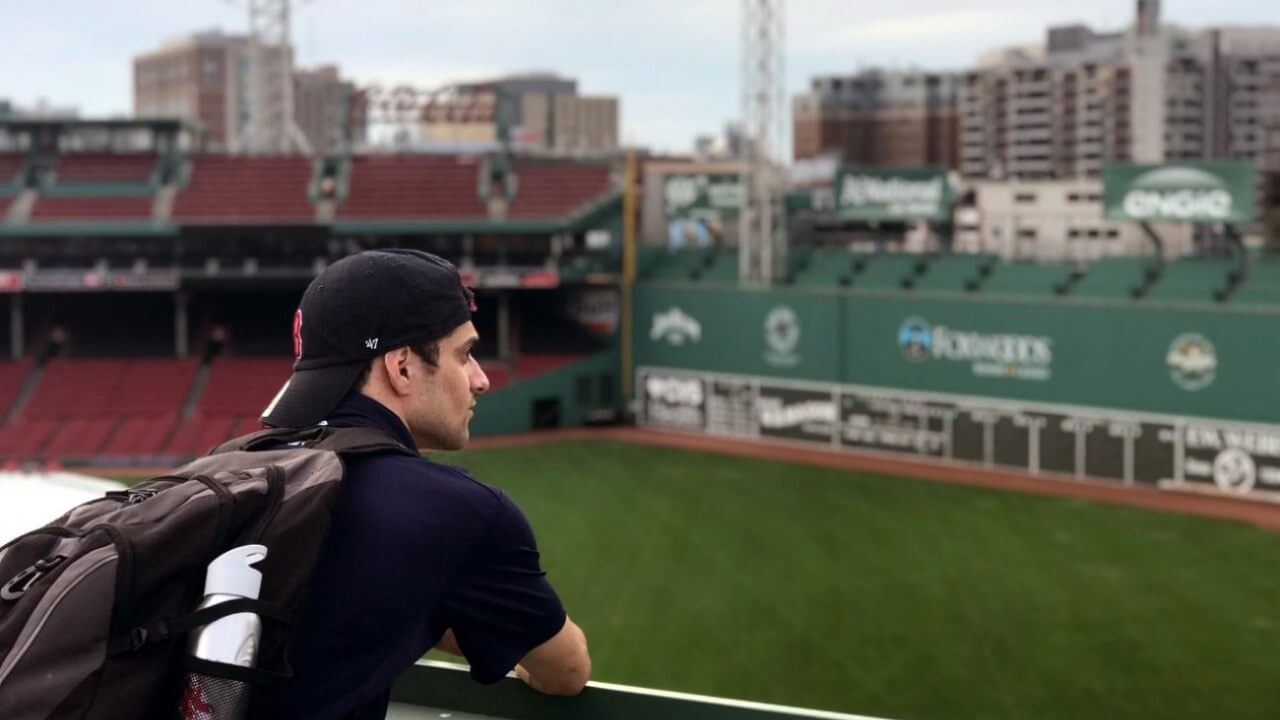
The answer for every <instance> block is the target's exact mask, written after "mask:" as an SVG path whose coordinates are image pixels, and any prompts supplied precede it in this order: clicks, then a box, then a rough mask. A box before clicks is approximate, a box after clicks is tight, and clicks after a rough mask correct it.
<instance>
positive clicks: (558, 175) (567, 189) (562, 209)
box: [507, 163, 613, 218]
mask: <svg viewBox="0 0 1280 720" xmlns="http://www.w3.org/2000/svg"><path fill="white" fill-rule="evenodd" d="M515 173H516V181H517V190H516V196H515V198H514V200H513V201H512V202H511V207H509V208H508V209H507V215H508V216H509V217H513V218H558V217H564V216H566V215H569V214H570V213H572V212H573V211H574V210H577V209H578V208H581V207H582V206H584V205H587V204H588V203H590V202H592V201H594V200H597V199H599V198H601V197H602V196H604V195H606V194H608V193H609V192H610V191H611V190H612V189H613V186H612V181H611V180H610V175H609V167H608V166H607V165H564V164H534V163H518V164H517V165H516V168H515Z"/></svg>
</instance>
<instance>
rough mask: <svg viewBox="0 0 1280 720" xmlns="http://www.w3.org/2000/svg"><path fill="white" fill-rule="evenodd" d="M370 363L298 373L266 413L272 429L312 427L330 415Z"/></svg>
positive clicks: (314, 369) (291, 377) (285, 385)
mask: <svg viewBox="0 0 1280 720" xmlns="http://www.w3.org/2000/svg"><path fill="white" fill-rule="evenodd" d="M367 364H368V362H367V361H361V362H357V363H349V364H346V365H331V366H329V367H322V368H312V369H310V370H294V371H293V375H291V376H289V379H288V380H286V381H285V383H284V386H283V387H281V388H280V392H278V393H276V397H275V399H274V400H272V401H271V404H270V405H268V406H267V409H266V410H263V411H262V422H263V423H264V424H266V425H270V426H271V427H310V426H312V425H316V424H318V423H319V422H320V421H321V420H324V419H325V418H326V417H328V416H329V413H330V412H332V411H333V409H334V408H335V407H337V406H338V403H340V402H342V398H344V397H346V395H347V392H349V391H350V390H351V388H352V386H353V385H355V382H356V378H358V377H360V373H361V371H363V370H364V368H365V365H367Z"/></svg>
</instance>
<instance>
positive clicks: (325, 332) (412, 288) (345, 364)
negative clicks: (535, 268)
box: [262, 249, 475, 427]
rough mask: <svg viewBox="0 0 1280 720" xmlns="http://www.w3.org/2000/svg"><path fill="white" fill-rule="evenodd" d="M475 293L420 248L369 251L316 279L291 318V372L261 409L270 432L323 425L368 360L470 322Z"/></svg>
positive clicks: (448, 265) (453, 270)
mask: <svg viewBox="0 0 1280 720" xmlns="http://www.w3.org/2000/svg"><path fill="white" fill-rule="evenodd" d="M474 310H475V302H474V296H473V295H472V293H471V291H470V290H469V289H467V288H466V287H464V286H463V284H462V279H461V278H460V277H459V276H458V270H457V268H455V267H454V266H453V264H452V263H450V262H449V261H447V260H445V259H443V258H440V257H437V256H435V255H432V254H431V253H427V252H422V251H421V250H403V249H393V250H368V251H365V252H362V253H359V254H357V255H351V256H349V257H345V258H343V259H341V260H339V261H337V262H335V263H334V264H332V265H330V266H329V267H328V268H326V269H325V270H324V272H322V273H320V275H318V276H317V277H316V279H315V280H312V281H311V284H310V285H308V286H307V290H306V292H304V293H303V294H302V302H301V303H300V304H299V305H298V310H297V312H296V313H294V316H293V354H294V357H295V360H294V363H293V375H291V376H290V377H289V379H288V380H287V381H286V382H285V384H284V387H282V388H280V392H278V393H277V394H276V397H275V399H274V400H272V401H271V404H270V405H268V406H267V409H266V410H264V411H263V412H262V422H264V423H266V424H267V425H271V426H273V427H306V426H310V425H315V424H317V423H319V422H320V421H322V420H324V419H325V418H326V417H327V416H328V415H329V413H330V412H331V411H332V410H333V409H334V408H335V407H337V406H338V403H339V402H341V401H342V398H343V397H345V396H346V394H347V393H348V392H350V391H351V390H352V389H354V386H355V383H356V380H357V378H359V377H360V375H361V373H362V372H363V370H364V368H365V367H367V366H368V364H369V361H370V360H372V359H373V358H375V357H378V356H379V355H382V354H383V353H386V352H387V351H389V350H394V349H396V348H399V347H404V346H405V345H417V344H419V343H429V342H432V341H435V340H439V339H440V338H442V337H444V336H445V335H448V334H449V333H451V332H453V330H454V329H456V328H457V327H458V326H459V325H462V324H463V323H465V322H467V321H468V320H470V319H471V313H472V312H473V311H474Z"/></svg>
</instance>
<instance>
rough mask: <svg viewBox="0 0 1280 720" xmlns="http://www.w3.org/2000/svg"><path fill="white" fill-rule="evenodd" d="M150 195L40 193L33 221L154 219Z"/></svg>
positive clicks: (32, 213)
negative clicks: (45, 194)
mask: <svg viewBox="0 0 1280 720" xmlns="http://www.w3.org/2000/svg"><path fill="white" fill-rule="evenodd" d="M152 202H153V201H152V198H150V197H40V198H39V199H37V200H36V204H35V206H34V207H33V208H32V209H31V219H32V221H42V220H43V221H49V220H137V221H147V220H150V219H151V206H152Z"/></svg>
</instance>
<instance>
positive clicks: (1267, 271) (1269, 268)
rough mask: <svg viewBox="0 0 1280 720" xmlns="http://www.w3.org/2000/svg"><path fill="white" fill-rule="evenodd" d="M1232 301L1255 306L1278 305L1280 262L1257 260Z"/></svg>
mask: <svg viewBox="0 0 1280 720" xmlns="http://www.w3.org/2000/svg"><path fill="white" fill-rule="evenodd" d="M1232 301H1233V302H1237V303H1248V304H1255V305H1280V260H1272V259H1269V260H1259V261H1257V262H1254V263H1253V265H1252V266H1251V267H1250V268H1249V274H1248V275H1247V276H1245V281H1244V283H1243V284H1242V285H1241V286H1240V289H1239V290H1237V291H1236V293H1235V295H1233V296H1232Z"/></svg>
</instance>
